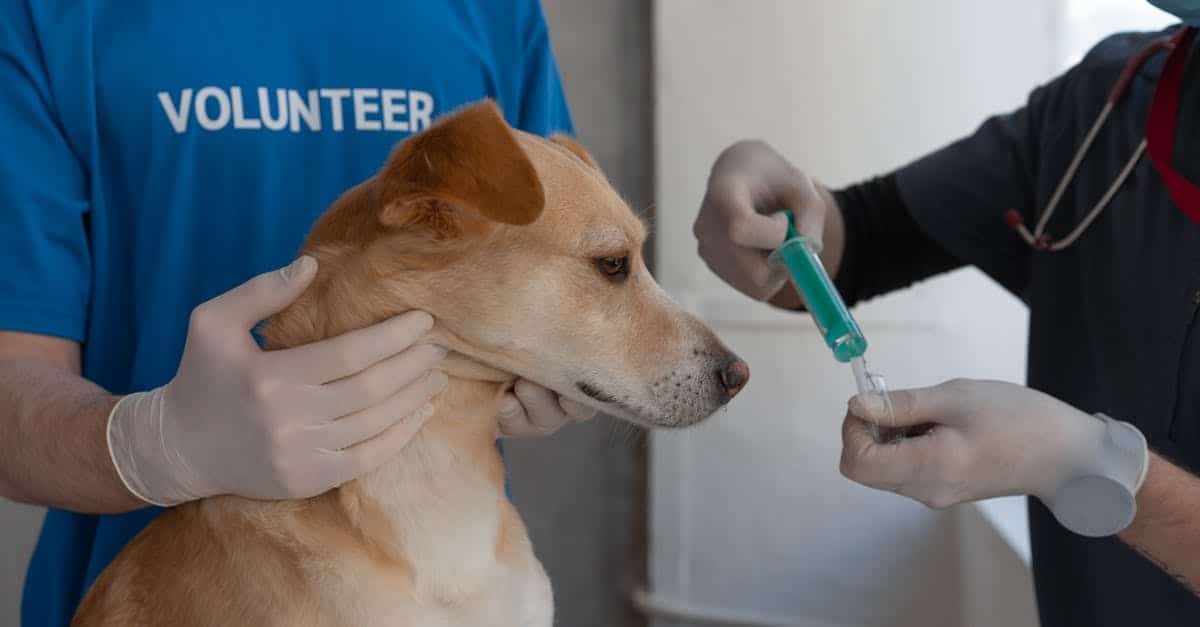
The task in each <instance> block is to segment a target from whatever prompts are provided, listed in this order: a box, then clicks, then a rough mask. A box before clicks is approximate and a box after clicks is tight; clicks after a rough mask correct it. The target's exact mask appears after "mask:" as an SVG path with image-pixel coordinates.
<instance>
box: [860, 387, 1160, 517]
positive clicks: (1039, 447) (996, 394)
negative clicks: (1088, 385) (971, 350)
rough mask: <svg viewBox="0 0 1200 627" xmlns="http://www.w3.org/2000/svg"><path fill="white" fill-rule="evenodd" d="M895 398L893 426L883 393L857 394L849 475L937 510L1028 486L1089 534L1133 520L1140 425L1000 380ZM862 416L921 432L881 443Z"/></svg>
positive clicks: (1141, 449)
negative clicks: (1089, 411) (873, 395)
mask: <svg viewBox="0 0 1200 627" xmlns="http://www.w3.org/2000/svg"><path fill="white" fill-rule="evenodd" d="M890 397H891V401H892V406H893V408H894V413H895V421H894V424H889V421H888V420H887V419H886V416H884V415H881V414H883V413H884V412H883V409H882V403H881V402H880V401H879V399H878V398H871V397H866V398H864V397H859V396H856V397H854V398H852V399H851V400H850V404H849V411H848V413H847V415H846V420H845V422H844V424H843V426H842V440H843V448H842V461H841V470H842V474H844V475H845V476H846V477H848V478H850V479H853V480H854V481H857V482H859V483H862V484H865V485H868V486H871V487H874V488H880V489H883V490H889V491H892V492H896V493H898V494H902V495H904V496H908V497H911V498H914V499H916V500H918V501H920V502H922V503H924V504H926V505H928V506H930V507H934V508H943V507H949V506H951V505H955V504H957V503H963V502H966V501H975V500H980V499H986V498H990V497H995V496H1007V495H1017V494H1029V495H1033V496H1037V497H1038V498H1040V499H1041V500H1042V502H1044V503H1045V504H1046V505H1047V507H1049V508H1050V509H1051V511H1053V512H1054V515H1055V516H1056V517H1057V518H1058V520H1059V522H1060V523H1062V524H1063V526H1065V527H1066V528H1068V529H1070V530H1072V531H1074V532H1076V533H1079V534H1082V535H1088V536H1104V535H1111V534H1113V533H1116V532H1118V531H1120V530H1121V529H1124V528H1125V526H1127V525H1128V524H1129V522H1131V521H1132V520H1133V515H1134V513H1135V512H1136V507H1135V501H1134V496H1135V495H1136V493H1137V490H1138V489H1139V488H1140V487H1141V483H1142V480H1143V479H1144V478H1145V472H1146V467H1147V462H1148V460H1149V452H1148V449H1147V447H1146V440H1145V438H1144V437H1143V436H1142V434H1141V432H1139V431H1138V430H1137V428H1135V427H1134V426H1133V425H1130V424H1128V423H1125V422H1119V421H1116V420H1113V419H1111V418H1108V417H1105V416H1102V415H1096V416H1093V415H1090V414H1086V413H1083V412H1081V411H1079V410H1077V409H1075V408H1073V407H1071V406H1070V405H1067V404H1066V403H1063V402H1061V401H1059V400H1057V399H1054V398H1052V397H1050V396H1048V395H1046V394H1043V393H1041V392H1037V391H1035V390H1031V389H1029V388H1026V387H1022V386H1019V385H1013V384H1009V383H1001V382H996V381H972V380H955V381H950V382H947V383H943V384H941V385H938V386H935V387H931V388H924V389H914V390H900V391H895V392H891V393H890ZM864 419H865V420H869V421H871V422H875V423H878V424H879V425H880V426H881V427H884V428H887V427H897V428H900V429H907V430H910V432H911V433H917V434H918V435H911V436H910V437H907V438H905V439H901V440H899V441H898V442H895V443H891V444H880V443H877V442H876V441H875V440H874V439H873V438H872V437H871V436H870V435H869V434H868V432H867V423H866V422H864Z"/></svg>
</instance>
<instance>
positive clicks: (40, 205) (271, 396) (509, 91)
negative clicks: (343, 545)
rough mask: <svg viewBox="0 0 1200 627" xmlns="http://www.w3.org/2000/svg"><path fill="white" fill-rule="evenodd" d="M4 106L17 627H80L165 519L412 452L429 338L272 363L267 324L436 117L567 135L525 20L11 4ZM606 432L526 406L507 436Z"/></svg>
mask: <svg viewBox="0 0 1200 627" xmlns="http://www.w3.org/2000/svg"><path fill="white" fill-rule="evenodd" d="M0 83H3V84H4V89H3V90H0V128H3V130H4V135H5V137H6V138H7V150H5V151H4V153H3V154H2V155H0V225H2V226H0V493H2V494H3V495H4V496H6V497H8V498H11V499H15V500H18V501H22V502H25V503H32V504H36V505H42V506H46V507H48V508H50V511H49V512H48V513H47V515H46V519H45V522H44V524H43V528H42V532H41V537H40V539H39V541H38V544H37V548H36V550H35V552H34V556H33V560H32V563H31V564H30V565H29V570H28V575H27V578H26V583H25V593H24V598H23V603H22V609H21V617H22V623H23V624H24V625H29V626H34V625H37V626H45V625H66V624H67V623H68V621H69V620H70V617H71V615H72V613H73V612H74V609H75V607H76V605H77V603H78V602H79V600H80V597H81V595H82V594H83V593H84V591H85V590H86V588H87V587H88V586H89V585H90V583H91V581H92V580H93V578H94V577H95V576H96V575H97V574H98V573H99V572H100V570H101V569H102V568H103V567H104V566H105V565H106V564H107V563H108V562H109V560H110V559H111V558H112V557H113V556H114V555H115V554H116V553H117V552H118V551H119V550H120V549H121V547H122V546H123V545H124V544H125V543H126V542H127V541H129V539H130V538H132V537H133V536H134V535H135V534H136V533H137V532H138V531H139V530H140V529H141V528H142V527H143V526H145V525H146V523H147V522H149V521H150V520H151V519H152V518H153V517H154V516H155V515H157V514H158V512H159V511H160V508H159V507H148V505H150V504H154V505H158V506H170V505H174V504H178V503H182V502H185V501H189V500H193V499H198V498H203V497H206V496H212V495H217V494H237V495H242V496H248V497H255V498H266V499H275V498H293V497H306V496H310V495H314V494H318V493H320V492H323V491H325V490H326V489H328V488H330V487H332V486H335V485H338V484H340V483H343V482H345V481H347V480H349V479H351V478H353V477H355V476H357V475H359V474H361V473H363V472H364V471H366V470H369V469H370V468H372V467H374V466H375V465H377V464H379V463H380V462H381V461H382V460H384V459H386V458H388V457H390V456H392V455H394V454H395V453H396V452H397V451H398V450H399V449H401V448H402V447H403V446H404V445H405V444H406V443H407V442H408V440H409V438H411V437H412V435H413V434H414V433H415V432H416V431H417V430H418V428H419V427H420V425H421V422H422V420H423V417H424V416H425V415H426V413H425V412H424V411H423V406H424V405H425V404H426V402H427V401H428V400H429V399H430V398H431V396H432V395H434V394H436V393H437V392H438V391H439V389H440V388H441V386H442V385H444V382H445V377H444V375H442V374H441V373H440V372H438V371H437V370H436V366H437V364H438V362H439V361H440V360H441V358H442V357H443V353H442V352H441V351H440V350H438V349H434V348H432V347H428V346H414V343H417V342H419V341H420V339H421V338H422V337H423V336H424V334H425V333H426V332H427V331H428V330H429V329H430V325H431V324H432V320H431V318H430V317H429V316H428V315H427V314H424V313H422V312H410V313H407V314H404V315H401V316H399V317H397V318H394V319H391V320H387V321H383V322H381V323H379V324H378V325H376V326H373V327H370V328H367V329H363V330H361V331H356V332H353V333H350V334H347V335H344V336H341V337H337V338H333V339H330V340H327V341H323V342H320V343H317V344H313V345H309V346H304V347H298V348H295V349H290V350H286V351H279V352H273V353H265V352H263V351H261V350H259V347H258V345H257V344H256V343H255V342H254V340H253V337H252V335H251V329H252V327H253V326H254V325H255V324H256V322H257V321H259V320H262V319H264V318H266V317H268V316H270V315H271V314H272V313H274V312H276V311H278V310H280V309H282V308H283V307H285V306H286V305H287V304H288V303H289V302H291V301H292V300H293V299H294V298H296V297H297V296H298V295H299V294H300V293H301V291H303V290H304V288H305V287H306V285H307V284H308V282H309V281H310V280H311V279H312V277H313V275H314V272H315V269H316V268H315V262H314V261H313V260H311V259H308V258H303V259H300V260H297V261H295V262H294V263H289V261H290V260H291V258H292V257H293V256H294V255H295V253H296V251H297V250H298V249H299V247H300V244H301V241H302V239H303V238H304V236H305V234H306V232H307V231H308V229H309V227H310V225H311V224H312V222H313V221H314V220H315V219H316V218H317V216H318V215H319V214H320V213H321V212H322V211H323V210H324V208H325V207H327V206H328V205H329V204H330V203H331V202H332V201H333V200H334V199H335V198H336V197H337V196H338V195H339V194H341V193H342V192H343V191H345V190H346V189H348V188H350V187H352V186H353V185H355V184H357V183H358V182H360V181H362V180H364V179H366V178H367V177H369V176H370V175H372V174H373V173H374V171H375V170H376V169H377V168H378V166H379V164H381V163H383V162H384V160H385V158H386V156H387V154H388V153H389V152H390V150H391V148H392V146H393V145H395V144H396V143H397V142H399V141H400V140H401V139H403V138H404V137H406V136H407V135H408V134H409V133H411V132H414V131H417V130H420V129H422V128H425V127H426V126H428V125H429V124H430V123H431V120H433V119H434V118H435V117H436V116H438V115H440V114H443V113H446V112H448V111H451V110H452V109H455V108H456V107H458V106H460V105H462V104H465V103H468V102H471V101H474V100H478V99H480V98H483V97H487V96H490V97H492V98H494V99H495V100H496V101H497V102H498V103H499V104H500V105H501V107H502V108H503V110H504V112H505V114H506V116H507V117H508V118H509V121H510V123H512V124H513V125H514V126H516V127H519V128H521V129H524V130H527V131H530V132H533V133H539V134H548V133H550V132H554V131H567V132H569V131H571V119H570V116H569V114H568V110H567V104H566V102H565V99H564V96H563V92H562V87H561V85H560V83H559V77H558V73H557V70H556V68H555V63H554V59H553V55H552V53H551V49H550V41H549V38H548V35H547V30H546V23H545V20H544V18H543V15H542V12H541V8H540V5H539V3H538V2H537V1H536V0H515V1H513V2H503V3H501V2H491V1H490V0H489V1H478V2H466V3H454V4H443V3H424V2H352V3H321V2H292V3H288V4H276V3H250V4H247V3H241V2H237V3H220V6H214V5H213V4H212V3H206V4H203V5H194V4H191V3H168V2H154V3H139V4H137V5H136V7H135V6H134V5H127V4H124V3H115V4H114V3H98V2H90V1H89V2H75V3H66V4H63V3H27V2H12V3H5V5H4V7H3V8H2V9H0ZM281 267H283V269H282V270H277V269H278V268H281ZM256 275H257V276H256ZM252 277H253V278H252ZM128 393H136V394H132V395H129V396H124V397H122V396H120V395H123V394H128ZM122 398H123V399H124V400H122ZM114 407H115V409H114ZM591 413H592V412H591V411H590V410H587V409H584V408H582V407H580V406H578V405H576V404H573V403H569V402H568V401H562V402H561V403H560V402H559V399H558V398H557V397H556V396H555V395H554V394H553V393H551V392H549V391H548V390H545V389H542V388H539V387H537V386H535V385H532V384H530V383H528V382H520V383H519V384H518V385H517V387H516V394H515V396H513V397H512V398H509V399H508V403H507V407H506V409H505V414H504V415H503V416H501V424H502V431H503V434H504V435H510V436H513V435H516V436H520V435H534V434H542V433H548V432H550V431H553V430H554V429H555V428H557V427H558V426H559V425H561V424H563V423H565V422H567V421H569V420H572V419H583V418H587V417H589V416H590V415H591ZM110 416H111V420H110ZM335 418H339V420H337V421H336V422H331V421H332V419H335Z"/></svg>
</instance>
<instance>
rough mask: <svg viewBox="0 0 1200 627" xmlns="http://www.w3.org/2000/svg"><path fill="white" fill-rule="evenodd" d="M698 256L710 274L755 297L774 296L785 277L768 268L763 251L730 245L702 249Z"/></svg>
mask: <svg viewBox="0 0 1200 627" xmlns="http://www.w3.org/2000/svg"><path fill="white" fill-rule="evenodd" d="M700 256H701V258H703V259H704V261H705V264H706V265H708V267H709V269H710V270H712V271H713V273H714V274H716V275H717V276H719V277H721V278H723V279H725V281H726V282H727V283H729V284H730V285H732V286H734V287H735V288H737V289H738V290H741V291H742V292H744V293H745V294H746V295H747V296H750V297H751V298H754V299H755V300H765V299H767V298H770V297H771V296H774V295H775V294H776V293H778V292H779V288H781V287H783V284H784V283H785V282H786V281H787V274H785V273H784V272H783V271H782V270H777V269H773V268H771V266H770V265H769V264H768V263H767V256H766V254H765V253H764V252H763V251H759V250H750V249H746V248H736V247H732V248H730V249H729V250H726V251H724V253H723V254H720V253H711V254H710V253H709V251H707V250H704V249H702V250H701V251H700Z"/></svg>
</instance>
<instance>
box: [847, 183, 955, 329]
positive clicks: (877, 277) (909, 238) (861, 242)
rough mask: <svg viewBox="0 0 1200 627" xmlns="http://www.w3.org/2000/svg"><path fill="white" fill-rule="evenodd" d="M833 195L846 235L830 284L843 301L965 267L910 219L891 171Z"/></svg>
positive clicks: (854, 302)
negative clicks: (832, 284)
mask: <svg viewBox="0 0 1200 627" xmlns="http://www.w3.org/2000/svg"><path fill="white" fill-rule="evenodd" d="M833 196H834V199H835V201H836V202H837V205H838V208H839V209H840V210H841V213H842V222H843V224H844V225H845V238H846V240H845V248H843V253H842V263H841V266H840V267H839V268H838V273H837V276H836V277H835V278H834V284H835V285H836V287H837V289H838V291H839V292H841V294H842V297H843V298H844V299H845V300H846V303H847V304H849V305H855V304H857V303H860V302H862V301H864V300H868V299H870V298H873V297H875V296H878V295H880V294H884V293H887V292H890V291H892V290H897V289H900V288H904V287H908V286H909V285H912V284H913V283H915V282H917V281H920V280H922V279H926V278H929V277H932V276H934V275H937V274H940V273H943V272H947V271H949V270H953V269H955V268H958V267H960V266H962V265H963V262H962V261H960V260H959V259H956V258H955V257H954V256H953V255H951V254H950V253H949V252H947V251H946V249H945V248H943V247H942V246H941V245H940V244H938V243H937V241H935V240H933V239H932V238H930V237H929V235H928V234H926V233H925V232H924V231H923V230H921V227H920V225H918V224H917V223H916V221H915V220H913V218H912V214H911V213H910V212H909V210H908V207H906V206H905V205H904V199H903V198H901V196H900V190H899V188H898V187H897V186H896V177H895V175H888V176H882V177H878V178H874V179H871V180H869V181H865V182H863V183H859V184H857V185H852V186H850V187H848V188H845V189H841V190H837V191H834V192H833Z"/></svg>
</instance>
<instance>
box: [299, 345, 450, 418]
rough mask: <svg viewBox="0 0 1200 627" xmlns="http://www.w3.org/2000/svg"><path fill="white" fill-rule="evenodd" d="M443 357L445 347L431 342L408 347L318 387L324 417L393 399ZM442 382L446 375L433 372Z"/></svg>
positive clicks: (350, 411)
mask: <svg viewBox="0 0 1200 627" xmlns="http://www.w3.org/2000/svg"><path fill="white" fill-rule="evenodd" d="M445 358H446V349H444V348H442V347H440V346H433V345H431V344H420V345H417V346H413V347H410V348H409V349H408V350H405V351H403V352H401V353H399V354H396V355H392V356H391V357H388V358H386V359H384V360H383V361H380V362H378V363H376V364H372V365H371V366H369V367H368V368H367V369H366V370H363V371H362V372H358V373H355V374H352V375H350V376H349V377H346V378H344V379H338V380H337V381H333V382H330V383H326V384H325V385H323V386H320V389H319V393H320V396H321V401H320V402H321V405H320V408H321V410H322V412H323V413H322V414H321V415H323V416H326V417H329V418H334V417H337V416H345V415H347V414H351V413H353V412H356V411H361V410H363V409H367V408H368V407H371V406H373V405H376V404H377V403H380V402H382V401H384V400H386V399H389V398H392V397H393V396H395V395H396V394H398V393H399V392H401V391H403V390H404V389H405V388H407V387H408V386H410V385H413V384H414V382H417V381H419V380H422V379H424V378H426V377H428V376H429V375H430V374H432V373H433V369H434V368H436V367H437V366H438V365H439V364H441V363H442V361H443V360H444V359H445ZM436 375H437V377H438V378H439V380H441V381H443V383H444V382H445V378H446V377H445V375H443V374H442V373H440V372H437V373H436Z"/></svg>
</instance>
